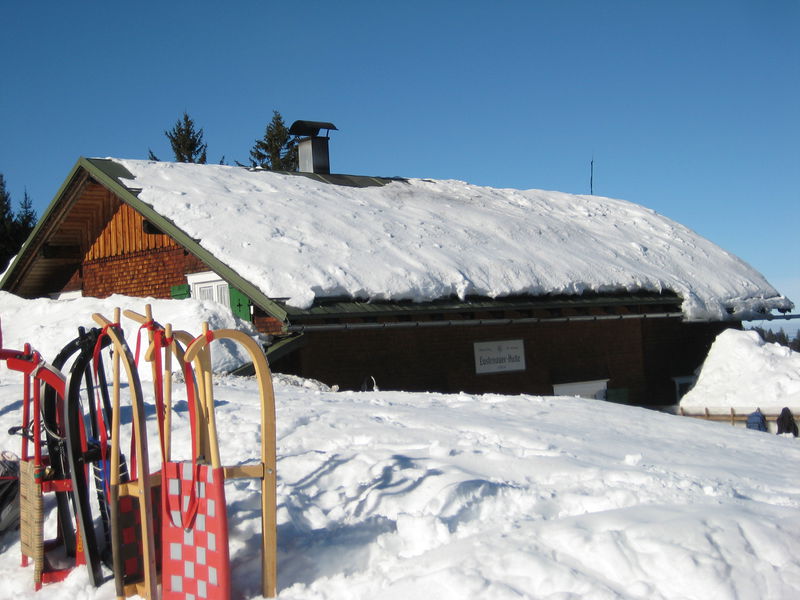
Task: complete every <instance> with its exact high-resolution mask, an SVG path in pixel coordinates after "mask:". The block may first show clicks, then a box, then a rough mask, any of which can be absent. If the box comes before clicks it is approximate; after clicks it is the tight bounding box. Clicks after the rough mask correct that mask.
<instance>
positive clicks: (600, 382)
mask: <svg viewBox="0 0 800 600" xmlns="http://www.w3.org/2000/svg"><path fill="white" fill-rule="evenodd" d="M608 381H609V380H608V379H590V380H587V381H570V382H567V383H554V384H553V395H554V396H578V397H580V398H590V399H594V400H605V399H606V392H607V391H608Z"/></svg>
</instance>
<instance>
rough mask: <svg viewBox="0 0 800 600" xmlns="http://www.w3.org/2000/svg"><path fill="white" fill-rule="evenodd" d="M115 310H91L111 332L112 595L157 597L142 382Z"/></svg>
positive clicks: (151, 481) (108, 333)
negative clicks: (124, 440) (126, 407)
mask: <svg viewBox="0 0 800 600" xmlns="http://www.w3.org/2000/svg"><path fill="white" fill-rule="evenodd" d="M119 316H120V310H119V309H115V311H114V322H113V323H112V322H111V321H109V320H108V319H106V318H105V317H103V316H102V315H100V314H94V315H93V316H92V318H93V319H94V320H95V322H96V323H98V324H99V325H102V327H103V334H104V335H108V336H109V337H110V338H111V343H112V345H113V347H114V357H113V360H112V369H113V374H114V378H113V383H112V393H111V458H110V473H109V477H108V480H109V484H108V488H109V489H108V496H109V507H110V517H111V547H112V555H113V565H114V583H115V587H116V594H117V597H118V598H125V597H127V596H132V595H134V594H139V595H140V596H142V597H144V598H147V599H148V600H151V599H155V598H157V597H158V596H157V583H158V582H157V573H156V548H157V544H156V540H155V532H156V530H157V529H158V528H157V527H154V523H153V516H154V512H153V496H154V490H153V487H154V486H153V484H154V483H155V484H156V485H157V483H158V479H157V477H152V476H151V474H150V468H149V459H148V453H147V431H146V427H145V413H144V402H143V399H142V398H143V397H142V387H141V383H140V381H139V374H138V372H137V370H136V366H135V364H134V359H133V356H132V355H131V352H130V350H129V349H128V346H127V344H126V343H125V340H124V338H123V335H122V331H121V329H120V328H119ZM121 366H124V369H125V373H126V376H127V381H128V387H129V390H130V401H131V408H132V413H133V423H132V425H133V429H132V439H133V443H132V452H131V459H130V478H129V481H127V482H123V481H122V480H121V477H120V462H121V456H122V452H121V448H120V429H121V425H120V422H121V418H120V408H121V407H120V388H121V370H120V369H121ZM137 471H138V473H137ZM156 493H157V492H156ZM156 497H157V496H156ZM156 501H157V500H156Z"/></svg>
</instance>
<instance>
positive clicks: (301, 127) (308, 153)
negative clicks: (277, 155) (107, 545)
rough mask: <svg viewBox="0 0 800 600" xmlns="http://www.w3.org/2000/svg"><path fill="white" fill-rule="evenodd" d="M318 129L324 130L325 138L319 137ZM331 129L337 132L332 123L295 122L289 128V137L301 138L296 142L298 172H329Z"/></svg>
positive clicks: (325, 173)
mask: <svg viewBox="0 0 800 600" xmlns="http://www.w3.org/2000/svg"><path fill="white" fill-rule="evenodd" d="M320 129H325V130H326V131H325V137H320V135H319V131H320ZM331 129H333V130H335V131H338V129H337V128H336V125H334V124H333V123H323V122H322V121H295V122H294V123H292V126H291V127H290V128H289V133H290V134H291V135H296V136H301V137H302V139H300V140H298V142H297V154H298V158H299V162H300V165H299V166H300V171H302V172H303V173H321V174H324V175H328V174H330V172H331V161H330V157H329V155H328V135H329V133H330V131H331Z"/></svg>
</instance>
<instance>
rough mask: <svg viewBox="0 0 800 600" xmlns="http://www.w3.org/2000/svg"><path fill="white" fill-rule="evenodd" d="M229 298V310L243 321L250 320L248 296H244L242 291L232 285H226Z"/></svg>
mask: <svg viewBox="0 0 800 600" xmlns="http://www.w3.org/2000/svg"><path fill="white" fill-rule="evenodd" d="M228 291H229V292H230V298H231V312H233V314H234V316H237V317H239V318H240V319H242V320H244V321H252V319H253V318H252V316H250V298H248V297H247V296H245V295H244V294H243V293H242V292H240V291H239V290H237V289H236V288H235V287H233V286H228Z"/></svg>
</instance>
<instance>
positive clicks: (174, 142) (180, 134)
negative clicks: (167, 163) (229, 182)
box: [150, 112, 206, 164]
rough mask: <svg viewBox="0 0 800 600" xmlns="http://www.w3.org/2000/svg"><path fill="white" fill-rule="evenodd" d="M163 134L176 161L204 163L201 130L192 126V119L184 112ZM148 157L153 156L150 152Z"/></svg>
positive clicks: (204, 148) (204, 152)
mask: <svg viewBox="0 0 800 600" xmlns="http://www.w3.org/2000/svg"><path fill="white" fill-rule="evenodd" d="M164 134H165V135H166V136H167V139H168V140H169V143H170V145H171V146H172V152H173V153H174V154H175V160H176V161H178V162H185V163H199V164H205V162H206V144H205V143H204V142H203V130H202V129H200V130H199V131H198V130H196V129H195V128H194V121H192V119H191V117H189V115H188V114H186V112H184V113H183V118H182V119H178V121H177V122H176V123H175V126H174V127H173V128H172V129H170V130H169V131H165V132H164ZM150 158H151V160H152V159H154V158H155V155H154V154H153V153H152V152H150Z"/></svg>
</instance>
